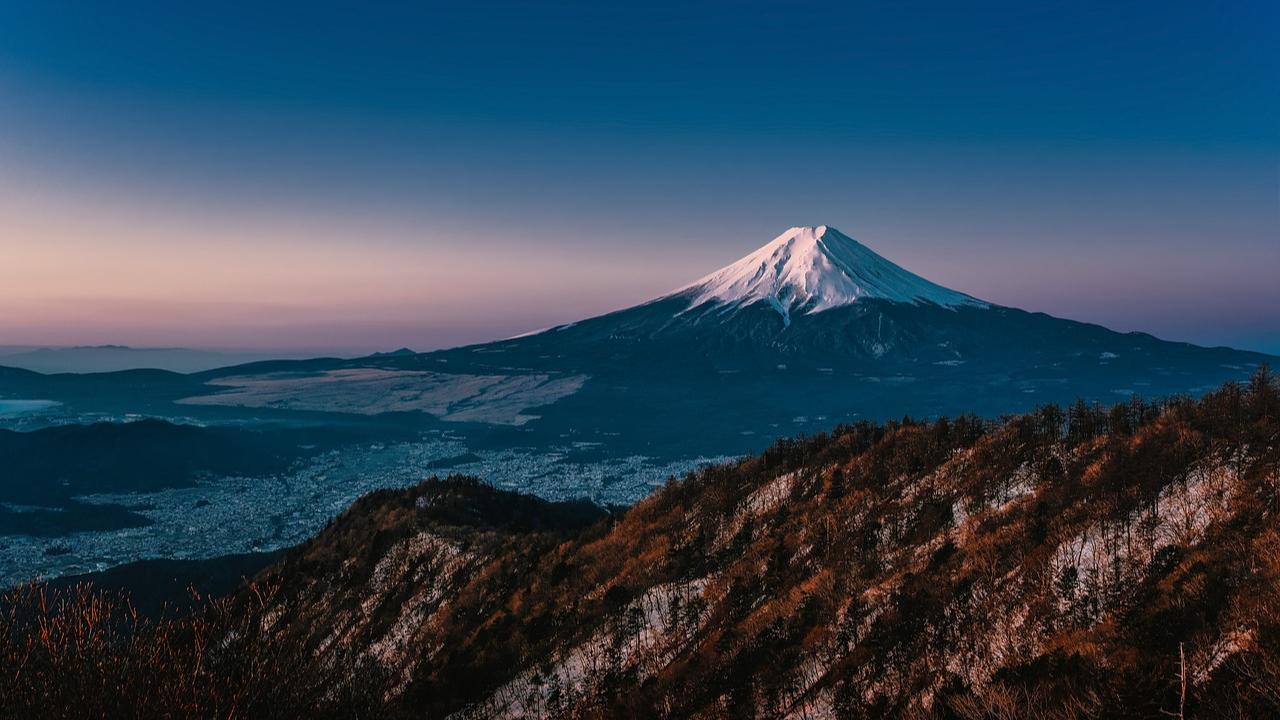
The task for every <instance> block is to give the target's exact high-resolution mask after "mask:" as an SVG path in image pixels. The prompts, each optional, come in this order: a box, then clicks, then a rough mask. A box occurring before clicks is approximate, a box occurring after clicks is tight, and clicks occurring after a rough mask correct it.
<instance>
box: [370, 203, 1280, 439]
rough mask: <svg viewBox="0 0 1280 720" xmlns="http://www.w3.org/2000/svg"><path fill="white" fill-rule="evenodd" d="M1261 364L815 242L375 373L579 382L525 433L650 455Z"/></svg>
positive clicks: (1101, 395) (1151, 392)
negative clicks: (988, 295) (637, 445)
mask: <svg viewBox="0 0 1280 720" xmlns="http://www.w3.org/2000/svg"><path fill="white" fill-rule="evenodd" d="M1275 360H1276V358H1272V357H1270V356H1267V355H1263V354H1260V353H1253V352H1246V351H1239V350H1233V349H1229V348H1204V347H1198V346H1195V345H1190V344H1187V343H1179V342H1168V341H1164V340H1160V339H1157V338H1155V337H1152V336H1151V335H1147V334H1145V333H1119V332H1114V331H1112V330H1108V329H1107V328H1104V327H1101V326H1099V325H1093V324H1088V323H1083V322H1076V321H1072V320H1064V319H1061V318H1056V317H1052V316H1049V315H1046V314H1044V313H1036V312H1027V311H1024V310H1019V309H1017V308H1011V307H1004V306H1000V305H997V304H994V303H990V302H986V301H984V300H981V299H979V298H977V297H973V296H971V295H967V294H965V293H963V292H959V291H957V290H952V289H949V288H946V287H943V286H941V285H938V284H936V283H933V282H931V281H929V280H927V279H925V278H922V277H920V276H918V275H916V274H914V273H912V272H910V271H908V270H906V269H904V268H902V267H900V266H898V265H896V264H894V263H893V262H891V261H889V260H887V259H886V258H884V257H881V256H880V255H878V254H876V253H875V252H874V251H872V250H871V249H870V248H868V247H867V246H865V245H863V244H862V243H859V242H858V241H856V240H854V239H853V238H851V237H849V236H848V235H845V234H844V233H841V232H840V231H839V230H836V229H835V228H832V227H828V226H823V225H819V226H816V227H795V228H791V229H790V230H787V231H786V232H784V233H782V234H781V235H779V236H777V237H776V238H774V239H773V240H772V241H770V242H769V243H767V244H765V245H764V246H763V247H760V248H759V249H758V250H756V251H754V252H752V253H750V254H749V255H747V256H745V257H743V258H742V259H740V260H738V261H736V262H733V263H731V264H729V265H727V266H725V267H724V268H722V269H720V270H716V271H715V272H712V273H710V274H708V275H706V276H704V277H702V278H701V279H699V280H696V281H694V282H693V283H690V284H689V285H686V286H684V287H681V288H679V289H677V290H674V291H673V292H671V293H668V294H666V295H663V296H660V297H658V298H655V299H654V300H651V301H649V302H646V303H643V304H641V305H637V306H634V307H630V308H626V309H623V310H619V311H616V312H612V313H609V314H606V315H602V316H598V317H593V318H589V319H585V320H580V321H578V322H573V323H569V324H566V325H561V326H558V327H553V328H550V329H547V330H543V331H540V332H535V333H531V334H527V335H523V336H519V337H515V338H510V339H507V340H502V341H498V342H493V343H487V344H483V345H474V346H469V347H462V348H456V349H452V350H444V351H437V352H433V353H426V354H421V355H414V356H410V357H399V358H388V359H383V360H381V361H379V362H378V366H379V367H392V366H394V367H396V368H403V369H439V368H442V367H448V368H450V371H451V372H457V371H459V370H462V369H465V371H466V372H469V373H477V374H494V373H510V372H536V373H544V374H550V375H563V376H573V377H582V378H586V380H585V381H584V382H583V384H582V386H581V388H580V389H579V390H577V391H576V392H574V393H573V394H572V395H570V396H568V397H564V398H562V399H558V400H556V401H555V402H553V403H551V404H548V405H547V406H545V407H540V408H538V409H537V414H538V417H539V420H538V422H535V423H531V424H530V426H529V427H527V428H525V429H526V430H527V431H536V430H537V429H538V428H547V429H552V428H554V432H556V433H559V434H561V435H565V436H573V435H577V436H582V435H587V436H589V437H591V438H592V439H602V438H605V437H608V438H614V440H610V441H608V442H611V443H614V444H616V443H617V442H619V441H618V440H616V438H631V439H635V440H637V441H642V444H643V445H644V446H645V448H646V449H645V451H646V452H651V451H653V449H654V447H655V445H657V446H661V447H663V448H674V447H677V446H679V447H683V448H686V449H694V446H696V447H697V448H698V449H699V450H701V449H704V448H706V447H708V446H712V447H715V448H716V449H720V448H745V449H750V448H755V447H758V446H759V444H760V442H761V438H762V437H773V436H779V435H787V434H794V433H795V432H796V431H797V430H800V431H816V430H820V429H826V428H829V427H830V426H832V425H835V424H836V423H838V422H842V421H847V420H853V419H861V418H869V419H878V418H879V419H882V418H886V417H900V416H902V415H904V414H910V415H913V416H917V417H930V416H939V415H946V414H955V413H960V412H977V413H980V414H984V415H988V416H997V415H1001V414H1006V413H1014V412H1022V411H1026V410H1029V409H1033V408H1034V407H1036V406H1038V405H1041V404H1044V403H1048V402H1058V403H1069V402H1072V401H1074V400H1076V399H1078V398H1083V399H1085V400H1089V401H1099V402H1104V403H1111V402H1115V401H1118V400H1123V399H1125V398H1127V397H1129V396H1130V395H1135V394H1136V395H1142V396H1145V397H1162V396H1169V395H1174V394H1193V395H1194V394H1197V393H1199V392H1202V391H1204V390H1206V389H1208V388H1211V387H1215V386H1217V385H1219V384H1220V383H1222V382H1223V381H1226V380H1233V379H1244V378H1246V377H1247V376H1248V374H1249V373H1250V372H1251V371H1252V370H1253V369H1254V368H1255V367H1256V366H1257V365H1258V364H1259V363H1262V362H1272V363H1274V362H1275Z"/></svg>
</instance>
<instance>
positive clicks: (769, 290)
mask: <svg viewBox="0 0 1280 720" xmlns="http://www.w3.org/2000/svg"><path fill="white" fill-rule="evenodd" d="M672 295H689V296H692V298H693V301H692V303H691V304H690V305H689V309H693V308H696V307H700V306H702V305H705V304H707V303H712V302H715V303H720V304H724V305H728V306H730V307H731V308H738V307H743V306H746V305H750V304H752V303H755V302H761V301H763V302H767V303H769V304H770V305H772V306H773V308H774V309H775V310H777V311H778V313H779V314H781V315H782V319H783V321H784V322H785V323H786V324H788V325H790V323H791V315H792V313H798V314H806V313H817V312H822V311H823V310H830V309H831V308H836V307H841V306H844V305H850V304H852V303H855V302H858V301H859V300H864V299H878V300H890V301H893V302H901V303H910V304H919V303H933V304H935V305H939V306H942V307H947V308H954V307H958V306H961V305H972V306H977V307H986V306H987V303H985V302H983V301H981V300H978V299H977V298H974V297H970V296H968V295H965V294H964V293H960V292H956V291H955V290H950V289H947V288H945V287H942V286H941V285H937V284H935V283H932V282H929V281H928V280H925V279H924V278H922V277H920V276H919V275H916V274H914V273H911V272H908V271H907V270H904V269H903V268H901V267H899V266H897V265H895V264H893V263H891V262H889V261H888V260H886V259H884V258H882V257H880V256H879V255H877V254H876V253H874V252H872V251H871V250H870V249H869V248H867V247H866V246H865V245H863V244H861V243H859V242H858V241H857V240H854V239H853V238H851V237H849V236H847V235H845V234H844V233H841V232H840V231H839V230H836V229H835V228H829V227H827V226H825V225H819V226H818V227H794V228H791V229H790V230H788V231H786V232H784V233H782V234H781V235H779V236H778V237H776V238H774V239H773V241H771V242H770V243H769V244H767V245H765V246H764V247H762V248H760V249H759V250H756V251H755V252H753V253H751V254H750V255H748V256H746V257H744V258H742V259H741V260H739V261H737V262H735V263H733V264H732V265H729V266H727V267H724V268H721V269H720V270H717V271H716V272H713V273H711V274H710V275H707V276H706V277H704V278H702V279H700V280H698V281H696V282H694V283H692V284H690V285H686V286H685V287H683V288H680V289H679V290H676V291H675V292H674V293H672Z"/></svg>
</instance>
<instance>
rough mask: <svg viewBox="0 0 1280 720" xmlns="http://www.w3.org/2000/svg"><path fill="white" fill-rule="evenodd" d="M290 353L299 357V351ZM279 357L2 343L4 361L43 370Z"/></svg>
mask: <svg viewBox="0 0 1280 720" xmlns="http://www.w3.org/2000/svg"><path fill="white" fill-rule="evenodd" d="M290 356H291V357H298V356H299V354H297V353H294V354H291V355H290ZM279 357H281V355H280V354H279V353H266V352H223V351H217V350H192V349H189V348H135V347H128V346H125V345H91V346H81V347H39V348H27V347H3V346H0V365H5V366H8V367H16V368H22V369H24V370H34V371H36V372H41V373H101V372H115V371H118V370H134V369H138V368H149V369H155V370H170V371H172V372H181V373H189V372H200V371H202V370H212V369H214V368H220V367H226V366H228V365H239V364H241V363H247V362H255V361H258V360H268V359H272V358H279Z"/></svg>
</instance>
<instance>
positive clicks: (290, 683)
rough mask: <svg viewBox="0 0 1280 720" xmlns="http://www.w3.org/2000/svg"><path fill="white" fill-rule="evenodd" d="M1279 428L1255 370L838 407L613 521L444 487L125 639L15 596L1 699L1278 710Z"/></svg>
mask: <svg viewBox="0 0 1280 720" xmlns="http://www.w3.org/2000/svg"><path fill="white" fill-rule="evenodd" d="M1278 438H1280V386H1278V385H1277V384H1276V382H1275V381H1274V380H1273V379H1270V378H1269V377H1268V376H1266V375H1265V374H1262V373H1259V374H1258V375H1257V376H1256V377H1255V379H1254V380H1253V381H1252V382H1251V383H1250V384H1249V385H1248V386H1247V387H1240V386H1236V385H1229V386H1226V387H1224V388H1222V389H1220V390H1218V391H1215V392H1212V393H1209V394H1208V395H1206V396H1204V397H1203V398H1202V399H1200V400H1188V399H1181V400H1175V401H1171V402H1166V403H1161V404H1147V403H1142V402H1136V401H1131V402H1126V403H1121V404H1119V405H1116V406H1114V407H1111V408H1105V409H1104V408H1095V407H1090V406H1088V405H1085V404H1076V405H1073V406H1072V407H1070V408H1066V409H1062V408H1058V407H1055V406H1045V407H1043V408H1041V409H1040V410H1039V411H1037V412H1036V413H1034V414H1031V415H1025V416H1020V417H1015V418H1011V419H1008V420H1007V421H1005V422H1003V423H990V422H984V421H981V420H979V419H977V418H974V417H972V416H964V417H959V418H955V419H952V420H938V421H933V422H918V421H910V422H889V423H886V424H881V425H876V424H871V423H865V422H863V423H858V424H854V425H847V426H842V427H839V428H837V429H836V430H835V431H834V432H832V433H831V434H824V435H821V436H817V437H813V438H809V439H803V440H795V441H783V442H780V443H778V444H776V445H774V446H773V447H771V448H770V449H769V450H767V451H766V452H765V453H763V454H762V455H760V456H757V457H752V458H748V459H746V460H743V461H741V462H737V463H733V464H729V465H724V466H720V467H715V468H712V469H708V470H706V471H704V472H701V473H698V474H695V475H691V476H690V477H688V478H686V479H684V480H681V481H674V482H672V483H670V484H669V485H667V486H666V487H664V488H662V489H661V490H659V491H658V492H657V493H655V494H654V495H653V496H651V497H649V498H648V499H646V500H644V501H642V502H640V503H638V504H637V505H635V506H633V507H631V508H630V509H628V510H626V511H625V512H622V513H620V514H619V513H606V512H605V511H604V510H603V509H601V508H598V507H594V506H592V505H590V504H586V503H548V502H545V501H542V500H538V499H536V498H531V497H527V496H521V495H516V494H512V493H506V492H502V491H498V490H495V489H493V488H491V487H488V486H485V485H483V484H481V483H479V482H477V481H475V480H468V479H465V478H453V479H449V480H445V481H440V480H431V481H428V482H425V483H422V484H420V485H418V486H416V487H411V488H406V489H403V490H386V491H381V492H377V493H373V494H371V495H368V496H366V497H364V498H362V499H361V500H360V501H358V502H357V503H355V504H354V505H353V506H352V507H351V508H350V510H348V511H347V512H346V513H344V514H343V515H342V516H341V517H339V518H337V519H336V520H334V521H333V522H332V523H330V524H329V526H328V527H326V528H325V529H324V530H323V531H322V532H321V533H319V534H318V535H317V536H316V537H315V538H314V539H312V540H310V541H308V542H306V543H304V544H303V545H301V546H300V547H298V548H295V549H294V550H292V551H290V552H289V553H288V554H287V556H286V557H285V558H284V559H283V560H282V561H281V562H279V563H278V564H276V565H274V566H273V567H271V568H269V569H268V570H267V571H266V572H265V573H264V574H262V575H260V576H259V577H258V580H257V584H256V585H254V586H253V587H251V588H246V589H244V590H242V591H240V592H239V593H238V594H236V595H235V596H234V597H233V598H232V599H231V600H228V601H223V602H220V603H217V604H215V605H213V606H211V607H210V608H209V609H208V610H207V611H206V612H204V613H199V614H197V615H196V616H194V617H193V618H192V619H190V620H187V621H183V622H181V623H178V624H177V625H173V624H169V625H165V624H162V625H160V626H158V627H156V628H152V627H151V626H144V627H143V628H142V629H141V631H140V632H139V633H138V634H136V635H132V636H129V637H130V639H129V640H128V641H127V642H126V641H121V642H117V643H111V642H106V641H98V640H93V641H92V642H88V643H84V644H82V645H76V646H75V647H76V648H77V649H76V650H75V651H74V652H69V651H67V648H68V647H70V646H65V645H63V644H62V642H61V640H60V639H61V638H66V641H67V642H68V643H69V642H72V641H77V642H78V640H76V639H77V638H84V637H88V638H98V637H100V633H99V631H100V630H102V629H103V628H104V627H105V628H108V629H109V628H111V627H112V625H111V623H112V620H111V618H114V617H119V616H126V617H127V611H125V610H123V609H119V608H117V609H116V610H112V609H111V605H110V603H106V604H103V603H100V602H99V604H94V603H95V602H98V601H94V600H92V599H91V598H87V597H78V598H77V597H71V598H69V599H68V600H69V603H70V604H69V606H68V607H69V608H70V609H71V610H72V612H68V613H62V614H59V615H58V616H57V617H58V618H60V619H59V620H57V621H53V622H46V623H45V624H41V625H37V624H36V619H37V618H41V617H43V616H42V615H41V613H40V612H37V611H35V609H34V607H33V604H34V600H33V599H32V596H30V595H29V594H27V595H24V594H22V593H19V594H18V595H16V596H12V597H11V598H10V599H11V600H14V601H16V602H18V603H19V604H18V606H17V607H18V608H19V611H18V612H17V613H15V614H13V615H10V616H9V617H12V618H17V622H16V624H12V623H13V622H14V621H10V622H11V625H10V626H4V625H3V624H2V623H3V622H4V617H5V616H4V615H0V630H2V631H3V632H0V664H3V663H4V662H6V660H9V659H11V658H14V657H19V656H20V657H22V658H23V663H22V664H20V665H19V666H18V670H17V672H16V673H13V672H11V673H3V674H0V694H3V695H4V696H6V697H8V698H9V699H10V707H11V709H14V710H16V711H18V712H19V714H20V713H21V712H24V711H43V712H45V713H47V714H50V715H54V716H61V715H63V714H68V713H69V714H75V715H79V714H83V715H94V716H98V715H103V714H111V713H112V712H118V713H126V714H132V713H133V712H135V711H137V710H139V709H145V711H146V712H147V713H153V714H155V715H156V716H165V715H172V714H179V715H182V714H186V715H194V716H204V715H216V714H219V712H218V711H219V709H220V708H225V707H228V706H234V707H236V708H237V709H239V710H241V711H242V712H244V713H246V714H247V716H252V717H259V716H260V717H294V716H299V715H307V716H311V717H365V716H367V717H406V718H407V717H450V718H532V717H537V718H544V717H545V718H613V717H652V718H742V717H768V718H810V719H816V718H832V717H838V718H864V717H919V718H973V719H975V720H976V719H978V718H1076V717H1082V718H1083V717H1165V716H1169V715H1172V716H1174V717H1203V718H1210V717H1240V718H1263V717H1275V716H1276V715H1277V714H1280V691H1277V688H1280V525H1277V522H1276V519H1277V512H1280V475H1278V474H1277V473H1278V472H1280V443H1278V441H1277V440H1278ZM63 599H67V598H65V597H64V598H63ZM86 608H88V609H92V610H93V612H88V611H82V610H84V609H86ZM24 609H25V611H24ZM26 613H30V614H26ZM105 635H106V637H112V635H111V632H110V631H108V632H107V633H105ZM6 640H7V641H8V644H7V645H6V644H4V643H5V642H6ZM32 648H34V651H33V650H32ZM191 677H199V678H200V680H199V682H191V681H190V678H191Z"/></svg>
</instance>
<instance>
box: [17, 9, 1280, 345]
mask: <svg viewBox="0 0 1280 720" xmlns="http://www.w3.org/2000/svg"><path fill="white" fill-rule="evenodd" d="M1277 19H1280V18H1277V9H1276V7H1275V6H1274V5H1271V4H1264V3H1252V2H1249V3H1239V4H1234V5H1232V6H1230V7H1202V6H1199V5H1197V4H1191V3H1185V4H1183V3H1174V4H1161V5H1159V6H1158V9H1155V8H1154V7H1153V8H1147V7H1139V6H1132V7H1105V8H1081V7H1078V6H1076V5H1071V4H1050V5H1043V4H1037V5H1036V6H1035V7H1029V6H1026V5H1025V4H1021V3H993V4H985V5H983V6H981V7H970V8H964V9H959V8H954V7H950V6H948V5H947V4H941V3H938V4H932V3H921V4H917V5H914V6H911V7H910V8H904V7H901V6H899V5H897V4H892V5H888V4H879V3H875V4H862V5H860V6H858V7H849V6H845V5H843V4H826V3H812V4H806V5H803V6H794V5H792V4H787V5H786V6H785V7H784V6H782V5H777V4H772V3H744V4H739V5H734V6H698V7H687V6H684V5H679V4H672V5H669V6H664V5H661V4H659V5H651V6H648V7H646V8H643V9H630V10H621V9H617V8H609V7H600V6H597V5H594V4H588V3H568V4H562V5H555V6H539V7H537V8H531V7H526V6H522V5H520V4H510V3H499V4H489V5H487V6H483V7H482V6H480V5H468V6H465V7H455V8H444V7H437V6H414V7H388V8H384V9H383V10H381V11H380V12H378V13H368V12H363V11H361V10H360V8H359V7H358V6H350V7H344V6H342V5H341V4H330V3H321V4H298V5H290V4H284V5H277V6H273V7H271V8H256V9H237V10H234V11H233V10H231V9H218V8H192V7H187V6H173V5H169V4H164V3H142V4H138V5H133V6H131V7H129V8H120V7H118V6H116V5H100V6H93V5H86V6H85V7H81V8H77V9H76V10H75V11H74V12H71V11H67V10H65V9H62V8H59V7H58V6H57V5H56V4H43V3H42V4H37V5H33V6H30V7H17V6H6V7H0V99H3V102H0V253H2V255H3V256H2V257H0V260H3V262H0V344H5V345H61V346H70V345H101V344H122V345H130V346H162V347H196V348H235V349H241V350H255V351H262V350H270V351H275V352H288V351H291V350H299V349H306V348H338V347H347V348H352V349H361V350H374V349H382V350H390V349H395V348H398V347H401V346H408V347H412V348H414V349H419V350H425V349H432V348H439V347H448V346H454V345H460V344H467V343H473V342H481V341H485V340H493V339H498V338H503V337H507V336H510V335H515V334H519V333H523V332H527V331H530V330H535V329H538V328H542V327H547V326H551V325H555V324H559V323H564V322H569V321H573V320H578V319H581V318H584V317H588V316H592V315H598V314H601V313H604V312H608V311H611V310H615V309H620V308H623V307H627V306H629V305H632V304H635V303H638V302H642V301H644V300H648V299H650V298H653V297H655V296H657V295H660V294H662V293H665V292H668V291H670V290H672V289H674V288H676V287H679V286H682V285H684V284H686V283H688V282H690V281H692V280H694V279H696V278H697V277H700V276H702V275H704V274H705V273H707V272H710V271H712V270H715V269H716V268H719V267H722V266H724V265H727V264H729V263H730V262H732V261H734V260H737V259H738V258H740V257H742V256H743V255H746V254H747V253H749V252H751V251H752V250H754V249H756V248H757V247H759V246H760V245H763V244H764V243H766V242H767V241H769V240H770V239H771V238H772V237H774V236H775V235H777V234H778V233H779V232H782V231H783V230H785V229H786V228H787V227H790V226H793V225H816V224H830V225H832V226H834V227H837V228H839V229H841V230H842V231H844V232H845V233H847V234H849V235H850V236H852V237H854V238H856V239H858V240H860V241H862V242H864V243H865V244H867V245H868V246H870V247H871V248H872V249H873V250H875V251H876V252H879V253H880V254H882V255H884V256H885V257H887V258H888V259H890V260H892V261H893V262H896V263H898V264H899V265H902V266H903V267H905V268H907V269H909V270H911V271H912V272H915V273H917V274H919V275H922V276H924V277H926V278H928V279H930V280H932V281H934V282H937V283H939V284H941V285H944V286H947V287H950V288H954V289H956V290H959V291H962V292H965V293H968V294H971V295H974V296H977V297H980V298H983V299H985V300H988V301H991V302H994V303H998V304H1001V305H1009V306H1015V307H1020V308H1023V309H1026V310H1032V311H1042V312H1047V313H1049V314H1052V315H1056V316H1059V317H1065V318H1070V319H1074V320H1081V321H1086V322H1092V323H1098V324H1101V325H1105V326H1107V327H1110V328H1113V329H1116V330H1121V331H1133V330H1139V331H1143V332H1148V333H1151V334H1153V335H1156V336H1157V337H1161V338H1165V339H1171V340H1182V341H1188V342H1194V343H1197V344H1203V345H1227V346H1232V347H1238V348H1242V349H1251V350H1259V351H1264V352H1271V353H1280V313H1277V312H1276V311H1275V308H1276V307H1280V283H1276V282H1275V275H1276V271H1277V269H1280V240H1278V238H1280V199H1278V197H1280V182H1278V178H1277V172H1276V167H1277V159H1278V158H1280V130H1278V129H1277V128H1278V127H1280V122H1278V119H1280V91H1278V90H1277V88H1280V53H1278V52H1277V51H1276V47H1275V45H1274V41H1273V38H1272V37H1271V35H1272V34H1273V31H1272V28H1274V27H1275V21H1276V20H1277ZM281 28H287V32H284V31H281Z"/></svg>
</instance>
